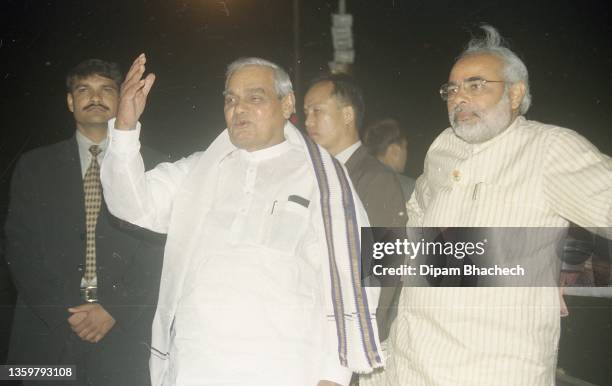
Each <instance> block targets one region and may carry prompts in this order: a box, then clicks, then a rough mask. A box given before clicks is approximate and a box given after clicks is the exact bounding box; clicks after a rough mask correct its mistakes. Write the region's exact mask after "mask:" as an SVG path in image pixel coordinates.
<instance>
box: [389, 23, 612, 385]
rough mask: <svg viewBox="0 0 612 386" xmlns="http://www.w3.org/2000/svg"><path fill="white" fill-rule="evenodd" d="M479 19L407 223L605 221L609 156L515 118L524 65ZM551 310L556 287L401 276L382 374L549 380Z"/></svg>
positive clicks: (427, 380)
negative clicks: (479, 33)
mask: <svg viewBox="0 0 612 386" xmlns="http://www.w3.org/2000/svg"><path fill="white" fill-rule="evenodd" d="M483 29H484V31H485V33H486V35H485V36H484V38H482V39H479V38H474V39H473V40H472V41H470V42H469V44H468V47H467V49H466V50H465V51H464V52H463V53H462V54H461V55H460V56H459V59H458V60H457V61H456V62H455V64H454V66H453V68H452V70H451V72H450V75H449V79H448V83H445V84H444V85H442V87H441V88H440V95H441V97H442V99H443V100H444V101H445V102H446V104H447V108H448V116H449V121H450V124H451V127H450V128H447V129H446V130H444V131H443V132H442V133H441V134H440V135H439V136H438V137H437V138H436V140H435V141H434V142H433V144H432V145H431V147H430V148H429V151H428V153H427V156H426V159H425V165H424V172H423V174H422V175H421V176H420V177H419V178H418V180H417V185H416V189H415V192H414V194H413V195H412V198H411V200H410V202H409V205H408V208H409V218H410V219H409V222H408V224H409V226H412V227H541V228H566V227H567V226H568V221H572V222H574V223H576V224H578V225H579V226H581V227H586V228H589V229H593V228H595V229H597V230H599V231H603V232H606V231H609V228H604V227H610V226H611V225H612V159H610V157H608V156H606V155H604V154H601V153H600V152H599V151H598V150H597V149H596V148H595V146H593V145H592V144H591V143H589V142H588V141H587V140H586V139H585V138H583V137H582V136H580V135H579V134H577V133H576V132H575V131H572V130H568V129H565V128H561V127H557V126H553V125H547V124H543V123H539V122H536V121H530V120H527V119H525V118H524V117H523V114H525V113H526V112H527V110H528V109H529V105H530V102H531V95H530V92H529V79H528V75H527V68H526V66H525V64H524V63H523V62H522V61H521V60H520V59H519V58H518V56H517V55H516V54H515V53H514V52H512V51H511V50H510V49H508V48H506V47H505V46H504V45H503V44H502V39H501V37H500V35H499V33H498V32H497V30H495V29H494V28H493V27H491V26H483ZM597 227H600V228H597ZM608 236H609V235H608ZM561 237H563V229H559V239H561ZM550 258H551V259H554V260H556V258H557V257H556V256H550ZM554 260H553V261H554ZM559 313H560V302H559V291H558V289H557V288H554V287H539V288H535V287H513V288H508V287H507V288H501V287H497V288H411V287H405V288H404V289H403V291H402V295H401V298H400V302H399V315H398V318H397V323H396V324H394V326H393V329H392V331H391V336H390V338H389V340H390V342H391V345H390V347H391V351H392V355H391V359H390V360H389V364H388V366H387V368H386V369H385V373H386V378H387V382H386V384H389V385H407V384H411V385H470V386H471V385H538V386H539V385H552V384H554V382H555V380H554V377H555V364H556V357H557V348H558V340H559V334H560V322H559Z"/></svg>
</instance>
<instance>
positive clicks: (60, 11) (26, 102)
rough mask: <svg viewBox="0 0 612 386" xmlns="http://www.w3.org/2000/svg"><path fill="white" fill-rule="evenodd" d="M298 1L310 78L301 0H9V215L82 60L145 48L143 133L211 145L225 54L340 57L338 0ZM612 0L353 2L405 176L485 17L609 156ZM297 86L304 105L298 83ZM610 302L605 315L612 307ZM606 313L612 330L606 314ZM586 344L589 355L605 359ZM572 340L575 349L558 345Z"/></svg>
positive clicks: (441, 116)
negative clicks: (150, 76) (398, 135)
mask: <svg viewBox="0 0 612 386" xmlns="http://www.w3.org/2000/svg"><path fill="white" fill-rule="evenodd" d="M299 3H300V6H299V28H298V29H299V45H298V51H299V53H300V57H301V62H300V67H299V71H298V74H300V75H301V76H300V78H299V82H295V76H296V68H295V66H294V23H293V13H294V9H293V4H294V0H252V1H247V0H228V1H212V0H149V1H147V0H122V1H115V0H103V1H95V2H94V1H89V0H64V1H34V0H1V1H0V58H1V60H0V85H1V86H0V91H1V93H0V127H1V128H2V130H1V142H0V226H1V225H2V223H3V222H4V221H3V219H4V215H5V213H6V207H7V205H8V187H9V181H10V176H11V173H12V171H13V168H14V166H15V162H16V161H17V159H18V158H19V156H20V155H21V154H23V153H24V152H25V151H27V150H29V149H33V148H35V147H39V146H42V145H47V144H51V143H54V142H57V141H60V140H63V139H65V138H68V137H70V136H71V135H72V134H73V132H74V122H73V119H72V115H71V114H70V113H69V112H68V110H67V108H66V92H65V88H64V78H65V74H66V73H67V72H68V70H69V69H70V68H71V67H73V66H74V65H75V64H77V63H78V62H80V61H82V60H84V59H87V58H92V57H97V58H101V59H106V60H111V61H116V62H118V63H120V64H121V66H122V68H123V69H124V70H127V69H128V68H129V66H130V64H131V62H132V60H133V59H134V58H135V57H136V56H137V55H138V54H139V53H141V52H145V53H146V54H147V57H148V69H149V71H152V72H155V73H156V74H157V81H156V84H155V86H154V88H153V90H152V91H151V94H150V96H149V101H148V105H147V108H146V110H145V113H144V115H143V117H142V118H141V120H142V122H143V132H142V140H143V142H144V143H145V144H147V145H149V146H151V147H154V148H156V149H158V150H160V151H162V152H164V153H168V154H170V155H171V156H172V157H173V158H175V159H176V158H180V157H182V156H185V155H188V154H190V153H192V152H194V151H196V150H201V149H204V148H205V147H206V146H207V145H208V144H209V143H210V141H211V140H212V139H213V138H214V137H215V136H216V135H217V134H218V133H219V132H220V131H221V130H222V129H223V128H224V121H223V110H222V104H223V100H222V96H221V92H222V90H223V83H224V72H225V66H226V65H227V64H228V63H229V62H231V61H233V60H234V59H237V58H238V57H243V56H260V57H264V58H267V59H269V60H272V61H274V62H277V63H278V64H280V65H281V66H283V67H284V68H286V69H287V70H288V71H289V73H290V75H291V76H292V77H293V79H294V86H295V88H296V90H302V93H303V91H304V87H305V85H306V84H307V82H308V80H309V79H311V78H313V77H315V76H317V75H319V74H320V73H321V72H324V71H326V70H327V63H328V62H329V61H331V60H332V58H333V47H332V41H331V33H330V25H331V13H333V12H335V11H336V9H337V1H335V0H313V1H307V0H300V1H299ZM608 4H609V2H608V1H567V0H555V1H551V0H546V1H535V0H532V1H527V2H516V1H499V0H482V1H437V2H436V1H424V0H419V1H416V0H415V1H400V0H383V1H371V0H370V1H366V0H359V1H357V0H347V10H348V12H349V13H351V14H353V17H354V27H353V33H354V39H355V50H356V64H355V67H354V73H355V76H356V78H357V79H358V81H359V82H360V83H361V85H362V86H363V88H364V92H365V97H366V123H367V122H371V121H373V120H376V119H379V118H385V117H393V118H395V119H397V120H399V122H400V123H401V124H402V126H403V128H404V130H406V132H407V133H408V135H409V138H410V156H409V165H408V168H407V174H409V175H412V176H414V177H417V176H418V175H419V174H420V172H421V170H422V165H423V159H424V156H425V153H426V151H427V148H428V146H429V145H430V144H431V142H432V141H433V139H434V138H435V137H436V136H437V135H438V134H439V133H440V132H441V131H442V130H443V129H444V128H446V127H447V126H448V120H447V113H446V108H445V105H444V104H443V103H442V101H441V100H440V98H439V95H438V89H439V86H440V85H441V84H442V83H444V82H445V81H446V79H447V76H448V72H449V70H450V68H451V66H452V64H453V61H454V58H455V57H456V56H457V55H458V54H459V53H460V51H461V49H462V48H463V47H464V46H465V44H466V43H467V41H468V40H469V38H470V36H471V34H474V33H479V29H478V25H479V24H481V23H483V22H487V23H490V24H492V25H493V26H495V27H497V28H498V29H499V31H500V32H501V34H502V35H503V36H504V37H505V38H507V39H508V41H509V42H510V44H511V48H512V49H513V50H514V51H515V52H517V53H518V54H519V55H520V56H521V57H522V58H523V60H524V61H525V63H526V64H527V67H528V69H529V73H530V80H531V90H532V94H533V105H532V108H531V110H530V111H529V113H528V114H527V117H528V118H529V119H535V120H539V121H542V122H545V123H553V124H557V125H560V126H565V127H569V128H572V129H574V130H576V131H578V132H579V133H581V134H582V135H584V136H585V137H587V138H588V139H589V140H591V141H592V142H593V143H594V144H595V145H596V146H597V147H598V148H599V149H600V150H601V151H603V152H604V153H607V154H612V138H611V136H610V130H611V129H612V109H611V107H612V44H611V43H610V38H611V37H612V34H611V32H612V31H611V30H612V27H611V25H612V23H611V22H610V21H611V20H612V15H611V10H610V9H611V8H612V6H610V5H608ZM297 98H298V110H301V109H302V107H301V103H302V99H303V95H297ZM568 156H571V155H568ZM608 304H609V303H608ZM601 310H603V311H602V312H608V314H609V311H610V309H609V305H608V308H607V309H605V308H601ZM605 310H608V311H605ZM576 315H581V314H579V313H576ZM578 318H579V316H576V317H574V318H573V319H572V320H578ZM584 320H585V321H586V323H590V322H591V321H592V320H594V318H593V314H592V313H585V314H584ZM600 320H601V321H602V323H607V324H606V326H607V327H605V328H606V329H607V330H606V331H610V325H609V320H610V319H609V317H607V316H606V317H604V318H600ZM570 322H571V320H570ZM568 323H569V322H568ZM587 330H588V329H587ZM592 331H601V330H596V329H592ZM602 338H603V340H601V339H602ZM609 339H610V335H609V334H607V333H606V335H605V336H603V337H602V336H593V337H592V340H593V341H601V342H602V343H603V342H605V341H607V342H609ZM589 342H590V341H589ZM562 344H563V342H562ZM586 344H587V346H586V348H585V349H584V350H581V351H580V354H585V355H594V356H595V357H596V358H599V359H601V360H605V358H603V357H602V355H601V354H592V352H591V350H592V348H593V346H588V344H589V343H586ZM604 346H605V347H612V346H609V345H605V344H604ZM564 352H565V353H570V354H571V353H572V350H568V349H565V348H562V350H561V354H562V355H563V353H564ZM589 353H591V354H589ZM570 354H566V355H570ZM605 355H607V354H605ZM605 355H604V357H605ZM562 359H563V358H561V360H560V363H562ZM582 362H584V363H587V364H589V363H590V364H594V366H597V363H598V362H593V361H592V360H591V359H587V360H583V361H582ZM606 363H607V362H606ZM606 367H607V368H608V369H607V370H606V371H607V372H608V374H609V372H610V371H611V370H610V369H609V365H606ZM601 371H602V368H594V369H593V370H589V369H587V370H585V371H584V374H583V375H584V376H585V377H587V378H588V376H589V375H594V374H599V375H600V376H602V373H601ZM610 377H612V374H611V375H610ZM608 380H609V378H608Z"/></svg>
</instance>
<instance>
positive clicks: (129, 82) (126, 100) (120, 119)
mask: <svg viewBox="0 0 612 386" xmlns="http://www.w3.org/2000/svg"><path fill="white" fill-rule="evenodd" d="M146 62H147V58H146V56H145V54H140V56H138V57H137V58H136V60H134V63H132V67H130V71H128V73H127V75H126V76H125V80H124V81H123V84H121V92H120V95H119V98H120V99H119V109H118V111H117V120H116V122H115V128H117V129H121V130H129V129H133V128H135V127H136V122H138V119H139V118H140V115H142V112H143V111H144V108H145V105H146V103H147V96H148V95H149V91H151V87H153V83H154V82H155V74H148V75H147V76H146V77H144V78H143V77H142V76H143V74H144V72H145V64H146Z"/></svg>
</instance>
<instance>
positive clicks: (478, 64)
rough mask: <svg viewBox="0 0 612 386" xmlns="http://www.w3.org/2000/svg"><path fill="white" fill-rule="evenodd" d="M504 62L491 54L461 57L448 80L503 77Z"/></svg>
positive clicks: (459, 80) (458, 80)
mask: <svg viewBox="0 0 612 386" xmlns="http://www.w3.org/2000/svg"><path fill="white" fill-rule="evenodd" d="M503 70H504V63H503V61H502V60H501V59H500V58H499V57H497V56H495V55H491V54H475V55H469V56H466V57H464V58H461V59H459V60H458V61H457V63H455V65H454V66H453V68H452V69H451V72H450V75H449V78H448V80H449V81H451V82H461V81H463V80H464V79H468V78H472V77H480V78H483V79H487V80H502V79H503V75H504V73H503Z"/></svg>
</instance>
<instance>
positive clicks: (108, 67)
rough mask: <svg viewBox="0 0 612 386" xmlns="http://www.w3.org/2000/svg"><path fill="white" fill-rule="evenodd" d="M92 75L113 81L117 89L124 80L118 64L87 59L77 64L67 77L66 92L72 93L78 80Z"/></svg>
mask: <svg viewBox="0 0 612 386" xmlns="http://www.w3.org/2000/svg"><path fill="white" fill-rule="evenodd" d="M92 75H99V76H102V77H105V78H108V79H111V80H113V81H114V82H115V83H116V84H117V88H118V87H119V86H120V85H121V82H122V80H123V74H122V73H121V69H120V68H119V65H118V64H117V63H115V62H107V61H105V60H101V59H87V60H84V61H82V62H81V63H79V64H77V65H76V66H75V67H74V68H72V70H70V72H68V75H66V91H68V92H71V91H72V88H73V87H74V85H75V83H76V82H77V80H79V79H84V78H87V77H89V76H92Z"/></svg>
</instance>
